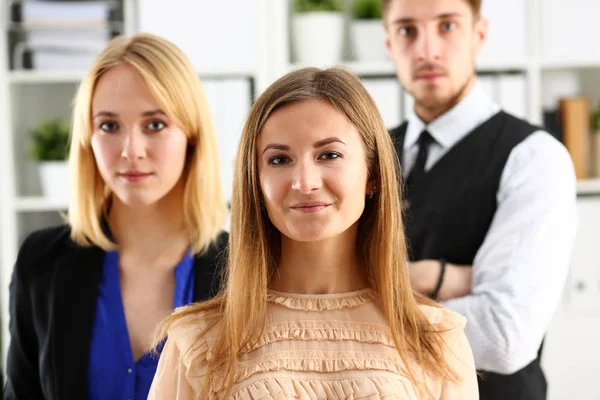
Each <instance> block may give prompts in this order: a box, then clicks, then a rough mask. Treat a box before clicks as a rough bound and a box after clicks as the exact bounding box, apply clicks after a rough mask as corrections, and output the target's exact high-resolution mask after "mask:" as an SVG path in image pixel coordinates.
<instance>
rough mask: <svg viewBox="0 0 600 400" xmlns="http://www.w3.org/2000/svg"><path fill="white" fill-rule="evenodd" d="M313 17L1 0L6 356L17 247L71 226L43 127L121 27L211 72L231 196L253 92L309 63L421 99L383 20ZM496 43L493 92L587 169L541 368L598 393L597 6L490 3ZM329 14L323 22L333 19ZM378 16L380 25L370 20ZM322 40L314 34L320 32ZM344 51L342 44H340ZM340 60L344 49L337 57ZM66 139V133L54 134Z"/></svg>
mask: <svg viewBox="0 0 600 400" xmlns="http://www.w3.org/2000/svg"><path fill="white" fill-rule="evenodd" d="M345 3H346V7H345V10H344V11H343V13H342V15H341V16H340V15H327V16H326V17H325V15H321V16H319V18H320V19H319V18H317V19H312V20H311V19H310V18H308V15H304V14H300V13H297V12H296V11H295V10H294V9H293V7H292V6H291V5H290V2H289V1H288V0H219V1H216V0H212V1H209V0H175V1H171V2H165V1H161V0H107V1H103V0H92V1H80V0H73V1H64V0H63V1H55V0H47V1H34V0H21V1H11V0H4V1H2V4H1V5H0V21H1V26H2V30H1V34H2V36H3V37H2V39H1V40H0V271H1V274H0V295H1V296H0V304H1V309H0V310H1V314H0V316H1V318H2V331H1V332H2V360H4V358H5V355H6V348H7V345H8V340H9V337H8V332H7V324H8V284H9V280H10V275H11V269H12V265H13V263H14V261H15V258H16V254H17V250H18V247H19V245H20V243H21V242H22V240H23V239H24V237H25V236H26V235H27V234H28V233H29V232H31V231H32V230H34V229H38V228H42V227H44V226H47V225H52V224H56V223H60V222H61V217H60V214H59V213H60V212H61V211H64V210H65V209H66V202H67V199H66V188H67V177H66V176H65V172H64V163H61V162H56V161H55V162H50V163H45V162H42V161H45V159H53V158H56V157H53V156H52V155H51V154H49V150H48V147H51V144H50V145H49V144H48V143H46V151H45V152H44V149H41V150H40V149H39V148H38V153H37V155H33V154H31V151H30V150H31V148H32V144H33V136H32V135H33V134H34V133H35V132H34V130H35V129H37V131H38V134H39V133H40V132H41V131H40V129H46V131H52V130H54V132H58V133H60V129H59V128H60V127H59V126H54V127H53V126H52V125H51V124H49V123H48V121H52V120H55V119H57V118H58V119H62V120H63V121H66V122H68V121H69V115H70V111H71V102H72V99H73V94H74V91H75V89H76V87H77V84H78V81H79V80H80V79H81V77H82V76H83V74H84V72H85V69H86V67H87V66H88V65H89V64H90V63H91V60H92V59H93V57H94V56H95V54H97V52H98V51H99V49H101V48H102V47H103V46H104V45H105V44H106V42H107V40H108V38H109V37H110V36H112V35H114V34H117V33H125V34H129V33H133V32H137V31H146V32H153V33H156V34H159V35H162V36H164V37H165V38H167V39H170V40H173V41H174V42H175V43H176V44H178V45H179V46H180V47H181V48H182V49H183V50H184V51H185V52H186V54H187V55H188V56H189V57H190V59H191V60H192V62H193V64H194V65H195V67H196V68H197V71H198V74H199V75H200V77H201V78H202V80H203V83H204V88H205V91H206V94H207V96H208V98H209V103H210V107H211V112H212V115H213V117H214V119H215V126H216V131H217V134H218V137H219V151H220V153H221V154H220V157H221V166H222V175H223V182H224V188H225V193H226V196H227V197H229V196H230V193H231V181H232V177H233V170H232V167H233V158H234V155H235V151H236V146H237V141H238V137H239V134H240V131H241V127H242V124H243V122H244V118H245V115H246V113H247V111H248V109H249V107H250V105H251V104H252V100H253V99H254V98H255V97H256V96H257V95H258V94H260V93H261V92H262V91H263V90H264V89H265V88H266V87H267V86H268V85H269V84H270V83H272V82H273V81H274V80H275V79H277V78H278V77H280V76H281V75H283V74H284V73H286V72H288V71H290V70H292V69H295V68H298V67H300V66H304V65H316V66H327V65H333V64H337V65H345V66H347V67H348V68H350V69H351V70H353V71H355V72H356V73H358V74H359V75H360V76H361V78H362V79H363V81H364V83H365V85H366V87H367V89H368V90H369V91H370V93H371V94H372V95H373V97H374V99H375V101H376V103H377V104H378V106H379V108H380V111H381V113H382V115H383V117H384V120H385V123H386V125H387V126H388V127H393V126H396V125H398V124H399V123H400V121H402V119H403V118H404V117H405V116H406V115H407V112H408V111H409V110H410V108H411V106H412V102H411V98H410V96H408V95H406V94H405V93H403V92H402V89H401V88H400V86H399V85H398V83H397V81H396V79H395V76H394V68H393V65H392V64H391V62H390V61H389V59H387V57H386V55H385V52H384V51H383V33H382V28H381V22H380V21H377V20H375V21H357V16H356V15H355V14H353V8H352V2H351V1H350V0H347V1H346V2H345ZM483 3H484V5H483V14H484V16H486V17H487V18H488V19H489V20H490V28H489V39H488V44H487V46H486V48H485V50H484V52H483V54H482V55H481V56H480V57H479V59H478V74H479V75H480V78H481V80H482V82H484V86H485V88H486V90H487V91H488V92H489V93H490V94H491V95H492V96H493V97H494V98H495V99H496V100H497V101H498V102H499V103H500V105H501V106H502V107H503V108H504V109H506V110H507V111H509V112H511V113H513V114H515V115H517V116H521V117H525V118H527V119H529V120H530V121H531V122H534V123H537V124H544V125H545V126H546V127H547V128H548V129H551V130H552V133H553V134H555V135H556V136H557V138H558V139H559V140H561V141H563V142H564V143H565V145H567V147H568V149H569V151H570V152H571V155H572V157H573V161H574V164H575V166H576V169H577V174H578V179H579V183H578V210H579V227H578V236H577V242H576V246H575V250H574V253H573V257H572V263H571V271H570V275H569V280H568V282H567V285H566V287H565V291H564V295H563V301H562V303H561V305H560V308H559V310H558V311H557V313H556V315H555V318H554V321H553V323H552V326H551V327H550V330H549V333H548V336H547V339H546V343H545V347H544V358H543V362H544V366H545V369H546V372H547V377H548V380H549V390H550V397H549V400H559V399H571V398H575V399H578V400H587V399H590V400H591V399H600V385H598V384H596V381H595V379H596V377H597V375H598V373H599V372H600V346H598V345H597V337H598V332H599V331H600V268H599V267H598V260H600V246H599V245H598V244H597V241H598V240H599V238H600V178H598V176H599V175H600V162H599V161H600V152H599V149H600V145H599V141H598V139H597V138H598V137H600V136H598V137H597V135H600V126H597V125H600V117H598V118H596V121H594V118H593V114H594V110H595V109H596V108H597V107H598V106H599V102H600V46H598V45H597V44H596V40H597V38H599V37H600V24H598V22H597V19H598V16H599V15H600V3H599V2H598V1H597V0H569V1H568V2H567V0H484V1H483ZM323 18H325V19H323ZM372 25H375V28H373V27H372ZM311 35H312V36H311ZM336 46H337V48H338V49H339V51H333V49H335V48H336ZM337 55H339V57H336V56H337ZM596 132H598V133H596ZM59 139H60V135H58V136H57V139H56V140H59Z"/></svg>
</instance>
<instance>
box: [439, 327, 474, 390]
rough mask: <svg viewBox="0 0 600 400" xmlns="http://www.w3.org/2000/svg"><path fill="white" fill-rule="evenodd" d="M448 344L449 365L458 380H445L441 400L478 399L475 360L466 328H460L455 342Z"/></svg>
mask: <svg viewBox="0 0 600 400" xmlns="http://www.w3.org/2000/svg"><path fill="white" fill-rule="evenodd" d="M448 344H449V349H448V352H447V359H448V366H449V367H450V370H451V371H452V373H453V375H454V376H455V377H456V380H449V379H446V380H445V381H444V382H443V384H442V395H441V396H440V400H478V399H479V388H478V383H477V373H476V370H475V361H474V360H473V352H472V351H471V346H470V345H469V341H468V340H467V336H466V335H465V332H464V330H463V329H460V331H459V332H458V333H457V335H456V336H455V337H454V340H453V342H451V343H448Z"/></svg>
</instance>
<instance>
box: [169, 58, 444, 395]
mask: <svg viewBox="0 0 600 400" xmlns="http://www.w3.org/2000/svg"><path fill="white" fill-rule="evenodd" d="M308 99H323V100H326V101H328V102H330V103H331V104H332V105H333V106H334V107H335V108H336V109H337V110H338V111H339V112H341V113H342V114H344V115H345V116H346V117H347V118H348V120H350V121H351V122H352V124H353V125H354V126H355V127H356V129H357V131H358V132H359V134H360V135H361V137H362V140H363V142H364V145H365V149H366V161H367V166H368V170H369V180H373V181H374V182H375V184H376V186H377V193H376V195H375V197H374V198H373V199H370V200H368V201H367V202H366V205H365V209H364V212H363V214H362V216H361V218H360V221H359V228H358V237H357V240H356V243H357V244H358V245H359V248H358V249H357V250H358V251H357V254H358V257H359V265H361V266H362V267H363V268H364V270H363V271H362V272H363V273H364V275H365V276H366V277H367V279H368V280H369V283H370V285H371V288H372V289H373V290H374V291H375V292H376V293H377V294H378V298H379V299H380V300H379V301H380V304H379V305H380V307H381V309H382V311H383V314H384V315H385V317H386V319H387V321H388V323H389V325H390V329H391V332H392V335H393V338H394V341H395V344H396V347H397V348H398V350H399V353H400V355H401V357H402V359H403V361H404V362H405V364H406V365H407V366H408V365H410V363H409V362H408V357H409V356H408V353H412V354H413V355H414V356H415V359H416V361H417V362H418V363H419V365H420V366H423V367H424V368H423V369H422V371H421V372H422V374H425V371H427V372H429V373H432V374H434V375H436V374H437V375H439V376H444V377H447V376H449V370H448V365H447V362H446V359H445V356H444V351H443V349H442V339H441V337H440V335H438V334H436V332H435V331H434V328H433V327H432V326H431V324H430V323H429V322H428V320H427V318H426V317H425V316H424V315H423V314H422V312H421V310H420V308H419V304H428V305H434V304H435V303H433V302H432V301H430V300H428V299H425V298H423V297H422V296H420V295H418V294H415V293H414V292H413V291H412V289H411V286H410V281H409V277H408V272H407V255H406V246H405V238H404V233H403V225H402V218H401V205H400V189H399V188H400V186H399V176H400V173H399V172H400V171H399V166H398V162H397V157H396V154H395V150H394V147H393V144H392V141H391V138H390V135H389V133H388V131H387V129H386V128H385V125H384V122H383V120H382V118H381V116H380V114H379V112H378V110H377V107H376V105H375V103H374V101H373V100H372V98H371V97H370V96H369V94H368V93H367V91H366V90H365V88H364V87H363V86H362V84H361V83H360V81H359V80H358V78H357V77H355V76H354V75H353V74H352V73H350V72H347V71H345V70H343V69H339V68H331V69H326V70H320V69H317V68H305V69H301V70H298V71H295V72H291V73H289V74H287V75H285V76H284V77H282V78H280V79H279V80H278V81H276V82H275V83H273V84H272V85H271V86H270V87H269V88H268V89H267V90H266V91H265V92H264V93H263V94H262V95H261V96H260V97H259V98H258V99H257V101H256V102H255V104H254V105H253V107H252V109H251V110H250V113H249V116H248V119H247V121H246V125H245V127H244V130H243V133H242V138H241V143H240V145H239V148H238V154H237V159H236V165H235V181H234V187H233V201H232V215H231V231H230V236H229V239H230V242H229V260H228V268H227V271H226V273H227V275H226V279H225V280H224V287H223V288H222V290H221V292H220V294H219V295H218V296H217V297H215V298H214V299H211V300H209V301H207V302H204V303H200V304H196V305H192V306H190V307H187V308H184V309H182V310H180V311H179V312H177V313H175V314H173V315H172V316H171V317H169V318H168V319H167V320H166V321H165V322H164V324H163V325H162V327H161V329H160V331H159V333H158V335H157V339H158V340H160V338H164V337H165V336H166V334H167V332H168V329H169V327H170V326H172V325H173V324H176V323H177V322H179V321H180V320H181V319H182V318H185V317H186V316H189V315H194V314H197V313H199V312H204V313H205V315H210V316H216V318H214V320H213V322H214V323H216V322H217V321H218V322H219V323H220V330H219V333H218V337H217V341H216V343H215V346H214V348H213V349H212V350H211V353H212V354H213V357H211V360H209V362H210V365H209V368H208V375H207V376H206V379H205V387H204V390H205V391H208V390H209V388H208V385H209V384H211V385H214V384H215V383H214V382H215V381H217V379H215V376H221V375H220V374H219V375H217V373H218V372H219V373H224V376H225V377H227V378H226V381H225V382H222V386H221V388H219V390H230V388H231V386H232V384H233V381H232V380H233V376H234V372H235V368H236V363H237V357H238V356H239V355H241V354H243V353H244V351H245V349H246V348H248V347H251V346H252V345H253V343H254V341H256V340H257V339H258V338H259V337H260V335H261V333H262V329H263V327H264V321H265V315H266V310H267V285H268V282H269V281H270V279H271V276H272V275H273V273H274V272H275V270H276V268H277V263H278V258H279V250H280V248H279V246H280V245H279V243H280V242H279V237H280V236H279V235H280V233H279V232H278V231H277V230H276V229H274V228H273V226H272V224H271V222H270V220H269V218H268V215H267V212H266V210H265V208H264V206H262V204H263V199H262V194H261V189H260V183H259V177H258V150H257V138H258V136H259V134H260V132H261V130H262V128H263V126H264V124H265V122H266V121H267V119H268V118H269V116H270V115H271V114H272V113H273V112H274V111H275V110H277V109H278V108H279V107H282V106H284V105H287V104H291V103H296V102H301V101H305V100H308ZM250 288H251V289H250ZM211 320H212V318H211ZM214 323H213V326H214ZM211 328H212V326H211ZM205 332H206V331H205ZM203 334H204V333H203ZM158 340H157V342H158ZM409 376H410V378H411V380H412V382H413V383H414V384H415V386H416V387H421V386H422V384H421V383H422V382H425V379H424V376H421V379H417V377H416V376H415V375H414V374H413V373H412V372H411V371H410V369H409Z"/></svg>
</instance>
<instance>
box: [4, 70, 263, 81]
mask: <svg viewBox="0 0 600 400" xmlns="http://www.w3.org/2000/svg"><path fill="white" fill-rule="evenodd" d="M85 74H86V71H60V70H56V71H55V70H45V71H43V70H40V71H37V70H24V71H10V72H9V80H10V82H11V83H13V84H39V83H79V81H81V79H82V78H83V77H84V75H85ZM198 75H199V76H200V78H203V79H227V78H253V77H254V76H255V73H254V71H251V70H247V69H223V70H220V69H206V70H201V71H198Z"/></svg>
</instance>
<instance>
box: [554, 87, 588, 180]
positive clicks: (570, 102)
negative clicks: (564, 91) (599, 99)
mask: <svg viewBox="0 0 600 400" xmlns="http://www.w3.org/2000/svg"><path fill="white" fill-rule="evenodd" d="M559 105H560V106H559V110H560V113H559V115H560V120H561V125H562V133H563V141H564V144H565V146H566V148H567V150H568V151H569V154H570V155H571V159H572V160H573V165H574V166H575V174H576V176H577V179H585V178H587V177H588V176H589V169H590V165H589V164H590V152H589V150H590V140H591V138H590V109H591V107H590V101H589V99H588V98H587V97H584V96H574V97H563V98H561V99H560V102H559Z"/></svg>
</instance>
